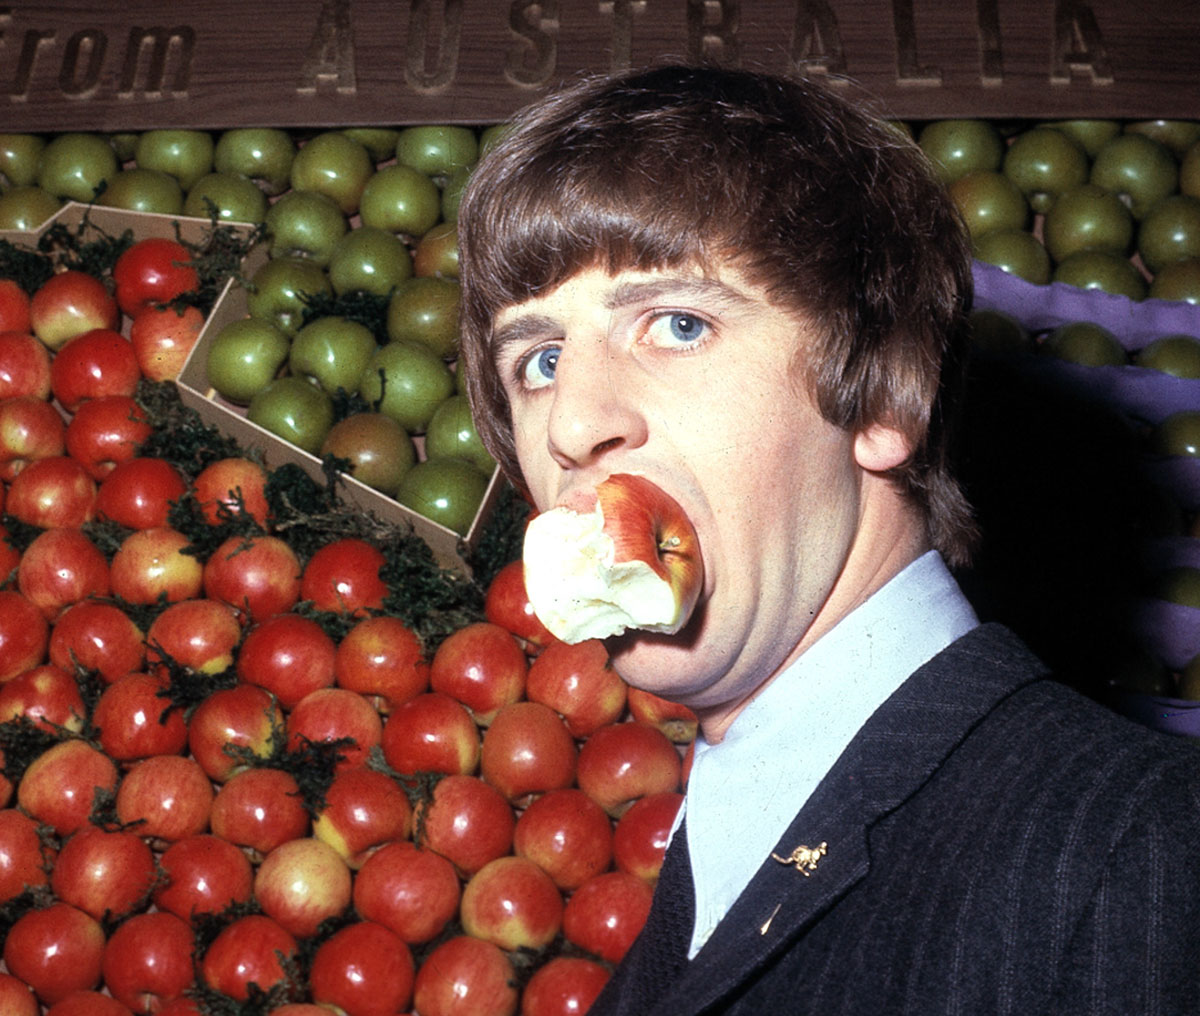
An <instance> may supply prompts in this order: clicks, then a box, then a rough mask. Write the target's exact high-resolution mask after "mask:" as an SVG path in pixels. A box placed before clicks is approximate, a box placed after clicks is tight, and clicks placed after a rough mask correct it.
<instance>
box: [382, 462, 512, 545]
mask: <svg viewBox="0 0 1200 1016" xmlns="http://www.w3.org/2000/svg"><path fill="white" fill-rule="evenodd" d="M488 480H489V477H488V476H485V475H484V474H483V473H481V472H480V471H479V470H478V469H476V468H475V467H474V466H473V465H471V464H470V463H469V462H466V461H464V460H462V459H429V460H427V461H425V462H418V463H417V464H416V465H415V466H413V467H412V469H410V470H409V471H408V472H407V473H405V474H404V478H403V479H402V480H401V481H400V488H399V490H397V492H396V500H397V501H399V502H400V503H401V504H402V505H404V506H405V507H408V508H411V509H412V510H413V511H415V512H417V513H418V514H420V515H423V516H425V518H427V519H429V520H430V521H432V522H436V523H437V524H438V525H440V526H445V527H446V528H447V529H452V530H454V531H455V532H456V533H458V534H459V535H462V536H465V535H466V533H467V531H468V530H469V529H470V528H471V523H472V522H473V521H474V520H475V516H476V515H477V514H478V513H479V506H480V504H481V503H482V502H483V495H484V494H485V493H487V485H488Z"/></svg>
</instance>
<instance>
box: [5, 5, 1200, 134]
mask: <svg viewBox="0 0 1200 1016" xmlns="http://www.w3.org/2000/svg"><path fill="white" fill-rule="evenodd" d="M1198 40H1200V3H1196V2H1194V0H1188V2H1164V0H1157V2H1140V0H954V2H946V0H936V2H935V0H288V2H286V3H282V2H275V0H257V2H255V0H203V2H201V0H171V2H168V3H163V2H162V0H120V2H114V0H105V2H100V0H91V2H85V0H75V2H73V0H59V2H47V0H36V2H35V0H28V2H24V3H22V2H19V0H18V2H12V0H10V2H7V3H6V2H3V0H0V131H18V130H39V131H58V130H105V131H111V130H119V129H125V130H141V129H147V128H151V127H167V126H187V127H197V128H210V129H219V128H224V127H232V126H243V125H254V124H266V125H272V126H288V127H301V126H313V127H320V126H350V125H368V124H380V125H383V124H405V123H422V122H424V123H433V122H445V123H468V124H486V123H493V122H496V121H499V120H502V119H504V118H505V117H506V116H508V115H509V114H510V113H512V112H513V111H514V110H515V109H517V108H519V107H520V106H522V105H524V104H525V103H526V102H528V101H529V100H531V99H533V98H534V97H536V96H537V95H539V94H541V93H543V92H545V91H547V90H550V89H553V88H555V87H557V86H558V85H560V84H561V83H562V82H563V81H564V80H567V79H569V78H571V77H573V76H575V75H577V74H579V73H582V72H604V71H609V70H612V69H620V68H624V67H629V66H631V65H632V66H638V65H642V64H647V63H651V62H656V61H661V60H664V59H670V58H674V59H680V60H689V61H694V60H701V59H704V60H713V61H718V62H721V63H724V64H729V65H738V66H743V67H754V68H761V69H766V70H770V71H774V72H777V73H783V74H797V73H812V74H820V75H825V76H827V77H829V78H831V79H834V80H837V81H846V82H847V83H846V87H847V88H850V87H861V88H862V89H863V90H865V91H866V92H867V93H868V94H870V95H873V96H875V97H877V98H878V99H879V100H880V101H881V102H882V104H883V106H884V108H885V109H886V110H887V111H888V112H890V113H891V114H893V115H895V116H898V117H905V118H910V119H921V118H934V117H947V116H986V117H993V118H995V117H1014V118H1059V117H1130V118H1152V117H1154V118H1197V117H1200V78H1198V76H1197V74H1196V72H1195V60H1196V50H1197V42H1198ZM847 79H848V80H847ZM850 81H852V82H854V83H855V84H854V85H851V84H850V83H849V82H850Z"/></svg>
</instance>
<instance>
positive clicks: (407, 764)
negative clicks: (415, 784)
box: [380, 691, 480, 776]
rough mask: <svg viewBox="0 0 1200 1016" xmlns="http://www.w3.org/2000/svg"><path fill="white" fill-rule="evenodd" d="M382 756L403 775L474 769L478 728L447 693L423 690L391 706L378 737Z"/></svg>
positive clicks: (473, 770) (468, 714) (465, 772)
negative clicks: (391, 708)
mask: <svg viewBox="0 0 1200 1016" xmlns="http://www.w3.org/2000/svg"><path fill="white" fill-rule="evenodd" d="M380 747H381V749H382V750H383V757H384V760H385V761H386V762H387V764H388V765H389V766H391V768H392V769H393V770H395V771H396V772H398V773H402V774H404V775H406V776H411V775H414V774H416V773H423V772H429V773H458V774H468V773H473V772H475V770H476V768H478V766H479V756H480V743H479V728H478V727H476V726H475V721H474V720H472V719H471V714H470V713H468V712H467V709H466V706H463V705H461V704H460V703H458V702H456V701H455V700H454V699H452V698H451V697H450V696H449V695H442V694H439V693H438V692H435V691H429V692H424V693H423V694H421V695H417V696H416V697H414V698H411V699H409V700H408V701H407V702H404V703H402V704H401V705H400V706H399V707H398V708H396V709H394V710H393V711H392V713H391V715H390V716H389V717H388V718H387V722H386V723H385V724H384V726H383V737H382V738H381V740H380Z"/></svg>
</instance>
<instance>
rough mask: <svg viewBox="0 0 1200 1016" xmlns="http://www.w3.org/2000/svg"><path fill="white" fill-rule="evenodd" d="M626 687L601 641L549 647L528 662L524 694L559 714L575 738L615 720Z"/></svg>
mask: <svg viewBox="0 0 1200 1016" xmlns="http://www.w3.org/2000/svg"><path fill="white" fill-rule="evenodd" d="M627 689H628V686H627V685H626V684H625V682H624V681H623V680H622V679H621V676H620V675H619V674H618V673H617V672H616V670H614V669H613V667H612V664H611V662H610V660H609V656H608V650H607V649H606V648H605V646H604V643H603V642H601V641H600V640H599V639H585V640H584V641H583V642H575V643H568V642H558V641H556V642H554V643H552V644H551V645H548V646H547V647H546V648H545V649H543V650H542V651H541V653H539V654H538V655H537V656H536V657H535V658H534V660H533V662H532V663H531V664H530V665H529V677H528V679H527V680H526V682H525V694H526V696H527V697H528V698H529V699H530V700H531V701H533V702H541V703H542V704H543V705H547V706H549V707H550V708H551V709H553V710H554V711H555V712H557V713H558V714H559V715H560V716H561V717H562V718H563V721H564V722H565V723H566V725H567V729H568V730H569V731H570V732H571V735H572V736H573V737H575V738H577V739H583V738H585V737H588V736H590V735H591V734H592V733H594V732H595V731H597V730H599V729H600V728H601V727H603V726H606V725H607V724H609V723H616V722H617V720H619V719H620V718H621V716H622V715H623V714H624V712H625V702H626V692H627Z"/></svg>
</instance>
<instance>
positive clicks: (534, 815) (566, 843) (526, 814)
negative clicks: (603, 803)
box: [513, 787, 613, 892]
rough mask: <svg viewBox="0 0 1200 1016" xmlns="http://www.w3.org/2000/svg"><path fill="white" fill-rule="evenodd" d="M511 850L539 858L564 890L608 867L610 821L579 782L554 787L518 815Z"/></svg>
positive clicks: (576, 886)
mask: <svg viewBox="0 0 1200 1016" xmlns="http://www.w3.org/2000/svg"><path fill="white" fill-rule="evenodd" d="M513 852H514V853H515V854H517V856H518V857H526V858H528V859H529V860H531V861H534V862H536V863H537V865H538V866H539V867H540V868H542V870H543V871H545V872H546V874H548V875H549V876H550V877H551V878H552V879H553V880H554V884H555V885H557V886H558V888H559V889H562V890H563V891H564V892H570V891H572V890H574V889H578V888H579V887H580V886H581V885H583V883H584V882H586V881H587V880H588V879H589V878H591V877H592V876H593V875H599V874H600V873H601V872H602V871H607V870H608V866H609V863H610V862H611V861H612V858H613V829H612V822H611V820H610V819H609V817H608V815H607V814H606V813H605V811H604V809H603V808H601V807H600V805H598V804H597V803H596V802H595V801H593V800H592V799H591V798H590V797H588V796H587V794H585V793H584V792H583V791H582V790H579V789H578V788H577V787H560V788H559V789H558V790H551V791H548V792H547V793H545V794H543V795H542V796H541V797H539V798H537V799H536V800H534V801H533V802H531V803H530V805H529V807H528V808H526V809H525V810H524V811H523V812H522V813H521V815H520V817H519V818H518V819H517V825H516V829H515V830H514V831H513Z"/></svg>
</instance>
